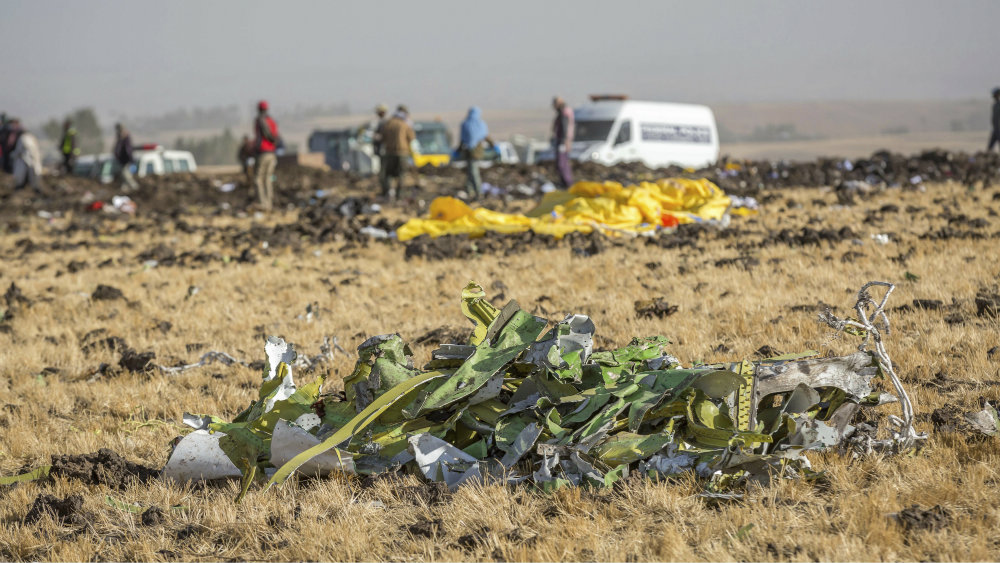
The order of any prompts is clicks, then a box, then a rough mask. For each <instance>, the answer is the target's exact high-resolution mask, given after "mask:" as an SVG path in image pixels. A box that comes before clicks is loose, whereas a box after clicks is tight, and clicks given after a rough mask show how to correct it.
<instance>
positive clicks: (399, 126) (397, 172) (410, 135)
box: [382, 105, 417, 200]
mask: <svg viewBox="0 0 1000 563" xmlns="http://www.w3.org/2000/svg"><path fill="white" fill-rule="evenodd" d="M409 115H410V112H409V110H407V108H406V106H404V105H400V106H399V107H398V108H397V109H396V113H394V114H393V115H392V117H391V118H390V119H389V120H388V121H386V122H385V125H383V126H382V152H383V153H384V155H385V156H384V158H383V159H382V161H383V162H382V164H383V166H384V168H385V173H384V175H383V176H382V197H385V198H386V199H389V200H394V199H396V197H397V195H398V192H397V190H398V191H402V190H403V174H404V172H405V171H406V164H407V161H408V160H409V159H410V157H411V156H412V153H413V149H412V145H413V141H414V140H415V139H416V138H417V136H416V133H414V132H413V127H411V126H410V124H409V121H408V119H409ZM394 180H395V183H396V186H397V187H395V188H394V187H392V184H393V181H394Z"/></svg>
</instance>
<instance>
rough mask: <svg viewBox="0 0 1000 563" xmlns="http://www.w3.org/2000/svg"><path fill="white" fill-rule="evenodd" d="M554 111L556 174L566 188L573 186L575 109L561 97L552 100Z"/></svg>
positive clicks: (553, 132)
mask: <svg viewBox="0 0 1000 563" xmlns="http://www.w3.org/2000/svg"><path fill="white" fill-rule="evenodd" d="M552 109H554V110H556V118H555V120H554V121H553V122H552V150H553V152H554V156H555V162H556V172H557V173H558V174H559V180H560V181H561V182H562V186H563V187H564V188H568V187H570V185H572V184H573V169H572V167H571V166H570V160H569V158H570V153H571V151H572V149H573V130H574V128H575V127H574V125H575V124H574V120H573V108H571V107H569V106H567V105H566V101H565V100H563V99H562V98H561V97H559V96H556V97H554V98H552Z"/></svg>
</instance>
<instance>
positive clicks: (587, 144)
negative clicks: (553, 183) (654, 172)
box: [538, 96, 719, 168]
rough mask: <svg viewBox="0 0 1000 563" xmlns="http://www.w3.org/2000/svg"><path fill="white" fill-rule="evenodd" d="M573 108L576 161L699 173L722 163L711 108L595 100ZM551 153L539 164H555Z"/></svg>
mask: <svg viewBox="0 0 1000 563" xmlns="http://www.w3.org/2000/svg"><path fill="white" fill-rule="evenodd" d="M591 100H592V101H591V103H589V104H587V105H584V106H580V107H578V108H574V110H573V114H574V117H575V122H576V129H575V134H574V137H573V147H572V151H571V153H570V156H571V158H573V159H574V160H578V161H593V162H599V163H601V164H607V165H610V164H616V163H619V162H635V161H638V162H642V163H644V164H645V165H646V166H649V167H650V168H659V167H664V166H669V165H671V164H676V165H679V166H685V167H691V168H700V167H703V166H708V165H711V164H713V163H714V162H716V161H717V160H718V159H719V134H718V130H717V129H716V125H715V115H714V114H713V113H712V110H711V109H710V108H709V107H707V106H701V105H693V104H674V103H666V102H643V101H636V100H628V99H626V98H625V97H624V96H591ZM552 158H553V157H552V150H551V149H549V150H548V151H545V152H544V153H542V154H540V155H539V156H538V160H539V161H541V160H552Z"/></svg>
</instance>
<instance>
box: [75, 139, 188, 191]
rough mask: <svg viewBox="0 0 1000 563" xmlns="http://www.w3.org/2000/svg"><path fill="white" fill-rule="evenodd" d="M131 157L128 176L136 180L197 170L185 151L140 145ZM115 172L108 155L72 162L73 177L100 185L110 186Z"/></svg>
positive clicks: (117, 165) (115, 166) (111, 159)
mask: <svg viewBox="0 0 1000 563" xmlns="http://www.w3.org/2000/svg"><path fill="white" fill-rule="evenodd" d="M132 158H133V159H134V160H133V162H132V164H131V165H130V166H131V167H132V174H133V175H134V176H137V177H139V178H142V177H145V176H162V175H164V174H172V173H175V172H194V171H196V170H197V169H198V165H197V164H196V163H195V161H194V155H193V154H191V153H190V152H189V151H176V150H170V149H164V148H163V147H161V146H160V145H140V146H139V147H138V148H136V149H135V150H134V151H132ZM118 170H119V164H118V161H116V160H115V159H114V157H113V156H112V155H111V154H110V153H101V154H89V155H83V156H81V157H79V158H77V159H76V164H75V165H74V166H73V175H74V176H84V177H87V178H95V179H97V180H98V181H100V182H101V183H103V184H110V183H111V182H112V181H113V180H114V178H115V175H117V173H118Z"/></svg>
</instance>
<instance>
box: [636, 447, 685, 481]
mask: <svg viewBox="0 0 1000 563" xmlns="http://www.w3.org/2000/svg"><path fill="white" fill-rule="evenodd" d="M696 461H698V456H696V455H694V454H690V453H687V452H678V451H677V445H676V444H670V445H669V446H667V451H666V452H665V453H662V454H656V455H654V456H652V457H650V458H649V459H648V460H646V461H644V462H640V463H639V470H640V471H643V472H645V471H656V472H659V473H660V474H662V475H677V474H678V473H683V472H685V471H688V470H690V469H692V468H694V462H696Z"/></svg>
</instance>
